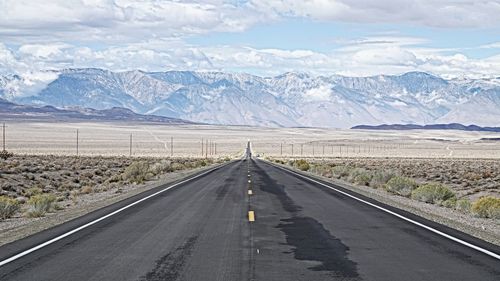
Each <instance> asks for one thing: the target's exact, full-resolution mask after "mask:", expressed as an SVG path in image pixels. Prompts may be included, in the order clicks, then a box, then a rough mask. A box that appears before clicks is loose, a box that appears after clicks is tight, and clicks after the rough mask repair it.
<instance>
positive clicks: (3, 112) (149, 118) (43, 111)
mask: <svg viewBox="0 0 500 281" xmlns="http://www.w3.org/2000/svg"><path fill="white" fill-rule="evenodd" d="M0 118H1V119H2V120H11V119H13V120H19V119H21V120H37V121H39V120H45V121H127V122H154V123H166V124H172V125H173V124H175V125H181V124H182V125H183V124H193V122H190V121H186V120H181V119H176V118H170V117H164V116H155V115H143V114H137V113H135V112H133V111H132V110H130V109H126V108H121V107H113V108H110V109H101V110H98V109H93V108H79V107H76V108H67V109H59V108H55V107H53V106H50V105H46V106H31V105H19V104H15V103H12V102H9V101H6V100H4V99H0Z"/></svg>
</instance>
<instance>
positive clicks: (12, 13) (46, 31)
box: [0, 0, 268, 44]
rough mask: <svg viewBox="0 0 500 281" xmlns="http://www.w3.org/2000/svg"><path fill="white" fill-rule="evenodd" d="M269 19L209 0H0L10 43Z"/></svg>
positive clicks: (138, 37) (120, 39)
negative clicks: (201, 0)
mask: <svg viewBox="0 0 500 281" xmlns="http://www.w3.org/2000/svg"><path fill="white" fill-rule="evenodd" d="M267 19H268V18H267V16H266V17H265V16H264V15H262V14H259V13H258V12H257V11H254V10H253V9H252V8H251V7H250V6H248V5H246V4H239V5H237V4H231V3H230V2H228V1H224V0H212V1H204V2H199V1H189V0H188V1H169V0H165V1H154V0H142V1H132V0H72V1H67V0H52V1H44V2H43V1H31V0H16V1H0V37H1V38H3V39H8V40H9V42H11V43H20V44H24V43H39V42H41V41H54V40H55V41H68V40H72V41H79V42H100V43H104V42H106V43H135V42H138V41H147V40H150V39H158V38H160V39H161V38H174V37H183V36H189V35H192V34H202V33H207V32H214V31H224V32H236V31H242V30H245V29H246V28H248V27H249V26H252V25H254V24H255V23H257V22H261V21H266V20H267Z"/></svg>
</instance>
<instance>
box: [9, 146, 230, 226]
mask: <svg viewBox="0 0 500 281" xmlns="http://www.w3.org/2000/svg"><path fill="white" fill-rule="evenodd" d="M229 160H230V159H229V158H227V159H226V158H224V159H212V158H208V159H197V158H167V159H159V158H128V157H65V156H26V155H24V156H21V155H10V156H9V157H7V159H4V160H0V220H5V219H9V218H15V217H29V218H33V217H43V216H45V215H47V214H48V213H51V212H55V211H58V210H60V209H64V208H66V207H69V206H71V205H77V204H79V202H80V201H81V200H80V198H82V196H84V195H86V196H95V197H99V196H100V195H99V194H102V193H103V192H108V193H121V192H122V189H123V187H124V186H135V185H141V184H144V183H146V182H147V181H151V180H156V179H159V178H160V177H161V176H162V175H164V174H167V173H172V172H176V171H182V170H189V169H195V168H199V167H205V166H209V165H212V164H215V163H220V162H224V161H229Z"/></svg>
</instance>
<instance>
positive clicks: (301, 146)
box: [300, 143, 304, 157]
mask: <svg viewBox="0 0 500 281" xmlns="http://www.w3.org/2000/svg"><path fill="white" fill-rule="evenodd" d="M303 153H304V144H303V143H301V144H300V156H301V157H302V155H303Z"/></svg>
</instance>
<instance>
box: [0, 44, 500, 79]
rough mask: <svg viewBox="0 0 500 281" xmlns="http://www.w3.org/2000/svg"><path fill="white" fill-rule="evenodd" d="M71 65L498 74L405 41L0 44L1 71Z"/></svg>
mask: <svg viewBox="0 0 500 281" xmlns="http://www.w3.org/2000/svg"><path fill="white" fill-rule="evenodd" d="M366 40H367V41H369V40H370V38H367V39H366ZM391 40H392V41H398V40H399V39H398V38H392V39H391ZM372 41H373V40H372ZM74 67H100V68H106V69H111V70H114V71H122V70H131V69H141V70H144V71H165V70H169V69H176V70H206V71H210V70H218V71H233V72H252V73H255V74H259V75H277V74H281V73H283V72H287V71H298V72H309V73H312V74H322V75H329V74H341V75H348V76H369V75H377V74H399V73H403V72H408V71H415V70H417V71H427V72H431V73H434V74H438V75H443V76H446V77H456V76H464V75H465V76H471V77H472V76H473V77H475V76H491V75H495V74H497V73H499V72H500V59H499V58H498V56H492V57H489V58H485V59H473V58H470V57H467V56H466V55H464V54H462V53H459V52H455V53H452V54H448V52H446V53H443V52H442V51H441V50H439V49H430V48H420V47H418V46H413V45H406V44H399V45H398V44H361V45H349V46H346V47H345V48H340V49H338V50H336V51H332V52H328V53H325V52H315V51H311V50H300V49H298V50H281V49H267V48H266V49H258V48H251V47H238V46H210V47H200V46H193V45H189V44H186V43H185V42H183V41H182V40H152V41H148V42H145V43H137V44H129V45H127V46H124V47H119V46H116V47H109V48H106V49H102V50H92V49H90V48H88V47H80V46H71V45H67V44H53V45H51V44H47V45H45V46H44V45H23V46H21V47H19V48H18V49H13V50H12V49H8V48H7V47H5V46H3V45H0V69H2V71H3V73H4V74H5V73H14V74H22V73H30V72H36V71H37V70H44V69H61V68H74Z"/></svg>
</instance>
